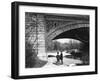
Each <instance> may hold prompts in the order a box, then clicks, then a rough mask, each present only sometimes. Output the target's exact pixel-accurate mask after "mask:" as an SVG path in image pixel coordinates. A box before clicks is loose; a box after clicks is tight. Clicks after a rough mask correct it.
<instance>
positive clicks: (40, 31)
mask: <svg viewBox="0 0 100 81" xmlns="http://www.w3.org/2000/svg"><path fill="white" fill-rule="evenodd" d="M37 37H38V55H37V56H38V57H39V59H41V60H47V55H46V49H45V21H44V16H43V15H40V14H38V15H37Z"/></svg>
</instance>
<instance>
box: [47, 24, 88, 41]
mask: <svg viewBox="0 0 100 81" xmlns="http://www.w3.org/2000/svg"><path fill="white" fill-rule="evenodd" d="M59 38H73V39H77V40H80V41H83V42H88V41H89V23H78V24H71V25H66V26H64V27H59V28H58V29H57V28H56V29H54V30H53V31H51V32H49V33H48V34H47V35H46V39H47V40H55V39H59Z"/></svg>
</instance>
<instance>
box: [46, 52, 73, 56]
mask: <svg viewBox="0 0 100 81" xmlns="http://www.w3.org/2000/svg"><path fill="white" fill-rule="evenodd" d="M62 53H63V56H65V55H71V54H70V53H66V51H63V52H62ZM47 55H54V56H56V55H57V52H49V53H47Z"/></svg>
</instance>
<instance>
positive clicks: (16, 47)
mask: <svg viewBox="0 0 100 81" xmlns="http://www.w3.org/2000/svg"><path fill="white" fill-rule="evenodd" d="M11 58H12V61H11V62H12V78H14V79H24V78H41V77H56V76H72V75H86V74H97V7H93V6H79V5H61V4H48V3H47V4H46V3H31V2H30V3H27V2H13V3H12V57H11Z"/></svg>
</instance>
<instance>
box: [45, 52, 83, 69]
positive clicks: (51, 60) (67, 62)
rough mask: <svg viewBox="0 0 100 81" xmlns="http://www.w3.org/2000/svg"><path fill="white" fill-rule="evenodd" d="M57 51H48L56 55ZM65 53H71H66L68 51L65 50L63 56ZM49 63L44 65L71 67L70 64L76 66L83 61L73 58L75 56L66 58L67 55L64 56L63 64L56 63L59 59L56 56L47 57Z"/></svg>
mask: <svg viewBox="0 0 100 81" xmlns="http://www.w3.org/2000/svg"><path fill="white" fill-rule="evenodd" d="M56 54H57V53H56V52H55V53H48V55H54V56H56ZM65 55H70V54H69V53H66V52H63V56H65ZM47 61H48V62H47V64H46V65H44V67H46V68H47V67H49V68H52V67H70V66H75V64H81V63H82V61H81V60H78V59H73V58H66V57H63V64H60V65H56V64H55V63H56V62H57V59H56V57H48V58H47Z"/></svg>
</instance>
